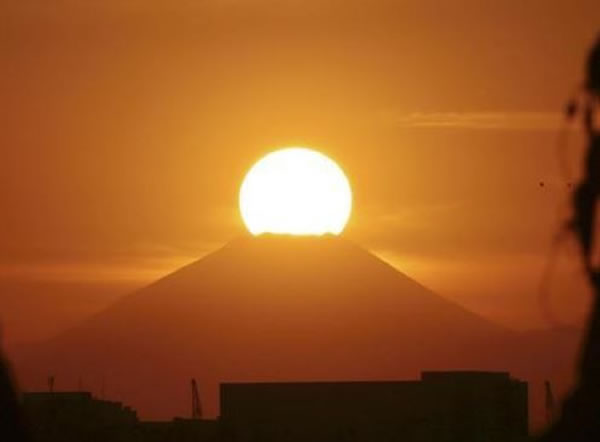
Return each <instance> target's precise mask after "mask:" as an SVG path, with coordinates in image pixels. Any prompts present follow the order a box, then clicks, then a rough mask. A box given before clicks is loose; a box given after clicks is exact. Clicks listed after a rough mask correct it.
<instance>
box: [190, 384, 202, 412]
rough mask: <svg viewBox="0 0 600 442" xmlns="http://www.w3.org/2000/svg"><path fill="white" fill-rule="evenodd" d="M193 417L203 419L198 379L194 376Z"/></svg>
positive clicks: (192, 385)
mask: <svg viewBox="0 0 600 442" xmlns="http://www.w3.org/2000/svg"><path fill="white" fill-rule="evenodd" d="M191 387H192V419H202V407H201V405H200V395H199V394H198V384H197V383H196V379H194V378H192V381H191Z"/></svg>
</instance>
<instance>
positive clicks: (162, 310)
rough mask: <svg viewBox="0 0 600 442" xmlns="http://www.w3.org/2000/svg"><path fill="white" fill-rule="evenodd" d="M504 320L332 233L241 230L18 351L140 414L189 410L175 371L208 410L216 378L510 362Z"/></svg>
mask: <svg viewBox="0 0 600 442" xmlns="http://www.w3.org/2000/svg"><path fill="white" fill-rule="evenodd" d="M516 343H517V336H516V334H515V333H513V332H510V331H508V330H505V329H503V328H501V327H499V326H497V325H495V324H493V323H490V322H488V321H486V320H484V319H482V318H480V317H479V316H477V315H474V314H472V313H470V312H468V311H466V310H464V309H462V308H461V307H459V306H457V305H455V304H453V303H451V302H449V301H447V300H445V299H443V298H441V297H440V296H438V295H436V294H434V293H433V292H431V291H429V290H428V289H426V288H424V287H423V286H421V285H419V284H418V283H416V282H415V281H413V280H411V279H410V278H408V277H406V276H405V275H403V274H402V273H400V272H398V271H397V270H395V269H394V268H392V267H391V266H389V265H388V264H386V263H385V262H383V261H381V260H380V259H378V258H376V257H375V256H373V255H372V254H370V253H368V252H367V251H365V250H363V249H361V248H360V247H358V246H356V245H354V244H352V243H350V242H348V241H346V240H344V239H341V238H338V237H329V236H326V237H320V238H317V237H315V238H310V237H281V236H261V237H257V238H255V237H244V238H241V239H238V240H235V241H233V242H231V243H229V244H228V245H226V246H225V247H223V248H222V249H220V250H218V251H216V252H214V253H212V254H210V255H208V256H206V257H204V258H203V259H200V260H198V261H196V262H194V263H192V264H190V265H188V266H186V267H183V268H182V269H180V270H178V271H176V272H174V273H172V274H170V275H168V276H166V277H165V278H163V279H160V280H159V281H157V282H155V283H153V284H151V285H149V286H148V287H146V288H144V289H141V290H139V291H137V292H134V293H132V294H131V295H129V296H126V297H125V298H123V299H121V300H120V301H118V302H117V303H115V304H114V305H113V306H111V307H110V308H109V309H107V310H105V311H103V312H101V313H100V314H97V315H95V316H94V317H93V318H91V319H90V320H88V321H86V322H84V323H82V324H81V325H79V326H78V327H76V328H74V329H72V330H70V331H68V332H66V333H63V334H62V335H60V336H58V337H56V338H55V339H52V340H51V341H49V342H46V343H44V344H43V345H41V346H40V347H39V348H37V349H36V351H35V353H34V354H32V355H30V356H29V357H24V358H23V359H21V361H20V363H19V367H18V369H19V373H20V377H21V379H22V380H23V381H24V383H25V386H26V387H30V388H40V387H42V385H43V382H44V380H45V377H46V375H47V374H50V373H52V374H54V375H55V376H56V379H57V387H58V388H66V389H68V388H69V387H71V388H73V387H75V385H77V382H78V379H80V378H81V379H82V380H83V384H84V386H85V387H86V388H87V389H91V390H94V391H96V392H98V391H99V390H100V385H101V383H104V388H105V389H106V393H107V395H108V396H110V397H111V398H118V399H122V400H124V401H125V402H126V403H128V404H130V405H132V406H134V407H135V408H137V409H138V410H139V411H140V414H141V415H142V416H144V417H154V418H156V417H162V418H165V417H170V416H172V415H175V414H179V415H182V414H186V413H187V412H188V410H187V408H188V403H189V398H188V396H189V394H188V389H187V387H188V381H189V378H190V377H192V376H194V377H196V378H198V380H199V383H200V386H201V395H202V398H203V400H204V401H205V404H204V405H205V409H207V410H208V412H209V414H216V410H217V386H218V383H219V382H222V381H259V380H270V381H277V380H327V379H329V380H335V379H343V380H350V379H363V380H370V379H399V378H405V377H415V376H417V375H418V373H419V371H421V370H424V369H459V368H477V369H509V368H511V365H509V364H508V363H507V358H512V359H519V358H525V357H526V352H525V350H524V349H520V348H519V346H518V345H516Z"/></svg>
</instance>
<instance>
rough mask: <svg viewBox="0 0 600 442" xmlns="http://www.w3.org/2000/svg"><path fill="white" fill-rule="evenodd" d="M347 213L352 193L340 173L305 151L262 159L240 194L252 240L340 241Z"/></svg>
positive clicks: (292, 150)
mask: <svg viewBox="0 0 600 442" xmlns="http://www.w3.org/2000/svg"><path fill="white" fill-rule="evenodd" d="M351 210H352V191H351V189H350V183H349V182H348V179H347V178H346V175H345V174H344V172H343V171H342V169H341V168H340V167H339V166H338V165H337V164H336V163H335V162H334V161H333V160H331V159H330V158H328V157H326V156H325V155H323V154H322V153H320V152H317V151H315V150H312V149H307V148H303V147H289V148H285V149H281V150H277V151H274V152H271V153H269V154H268V155H266V156H264V157H263V158H262V159H260V160H259V161H258V162H257V163H256V164H254V166H252V168H251V169H250V171H249V172H248V174H247V175H246V177H245V178H244V182H243V183H242V187H241V188H240V212H241V215H242V219H243V220H244V223H245V224H246V227H247V228H248V230H249V231H250V233H252V234H253V235H260V234H261V233H278V234H291V235H323V234H326V233H332V234H335V235H338V234H340V233H341V232H342V230H344V227H345V226H346V223H347V222H348V218H349V217H350V212H351Z"/></svg>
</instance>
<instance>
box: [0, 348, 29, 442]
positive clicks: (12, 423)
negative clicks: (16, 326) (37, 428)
mask: <svg viewBox="0 0 600 442" xmlns="http://www.w3.org/2000/svg"><path fill="white" fill-rule="evenodd" d="M0 441H14V442H25V441H29V437H28V432H27V430H26V426H25V421H24V418H23V415H22V413H21V407H20V404H19V401H18V396H17V392H16V390H15V387H14V382H13V378H12V374H11V372H10V368H9V365H8V362H7V361H6V360H4V358H3V357H2V354H0Z"/></svg>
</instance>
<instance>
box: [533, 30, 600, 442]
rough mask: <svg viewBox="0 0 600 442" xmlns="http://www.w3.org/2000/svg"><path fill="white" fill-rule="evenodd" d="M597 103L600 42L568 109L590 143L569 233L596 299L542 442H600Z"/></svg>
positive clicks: (599, 131) (599, 151)
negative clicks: (570, 383) (569, 380)
mask: <svg viewBox="0 0 600 442" xmlns="http://www.w3.org/2000/svg"><path fill="white" fill-rule="evenodd" d="M599 100H600V38H598V40H597V41H596V44H595V46H594V47H593V48H592V50H591V52H590V54H589V57H588V60H587V65H586V80H585V83H584V86H583V94H582V96H581V97H580V98H578V99H574V100H572V101H570V102H569V103H568V105H567V107H566V117H567V119H569V120H571V119H573V118H575V117H578V116H579V117H580V118H581V120H582V122H583V126H584V130H585V133H586V137H587V143H588V147H587V151H586V157H585V163H584V171H583V172H584V176H583V178H582V180H581V182H580V183H579V184H578V185H577V187H576V188H575V190H574V192H573V196H572V201H573V217H572V220H571V222H570V224H569V228H570V229H571V230H572V231H573V233H574V234H575V236H576V238H577V241H578V242H579V244H580V246H581V254H582V259H583V261H584V264H585V271H586V275H587V278H588V279H589V282H590V284H591V285H592V287H593V290H594V298H595V299H594V304H593V307H592V311H591V313H590V318H589V321H588V325H587V331H586V336H585V339H584V341H583V345H582V349H581V355H580V360H579V366H578V383H577V386H576V388H575V389H574V391H573V392H572V393H571V395H570V396H569V397H568V398H567V399H566V400H565V402H564V404H563V408H562V415H561V417H560V419H559V420H558V421H557V422H556V423H555V424H554V425H553V426H552V427H551V428H550V429H549V430H548V431H547V433H546V434H544V435H543V436H542V437H541V439H540V440H541V441H542V442H562V441H565V442H567V441H569V442H579V441H581V442H584V441H585V442H587V441H598V440H600V269H599V268H598V267H596V266H594V263H593V254H594V242H595V233H596V231H595V225H596V217H597V215H596V206H597V203H598V200H599V197H600V129H599V128H598V127H596V125H595V124H596V123H595V118H596V117H597V112H598V104H599Z"/></svg>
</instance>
